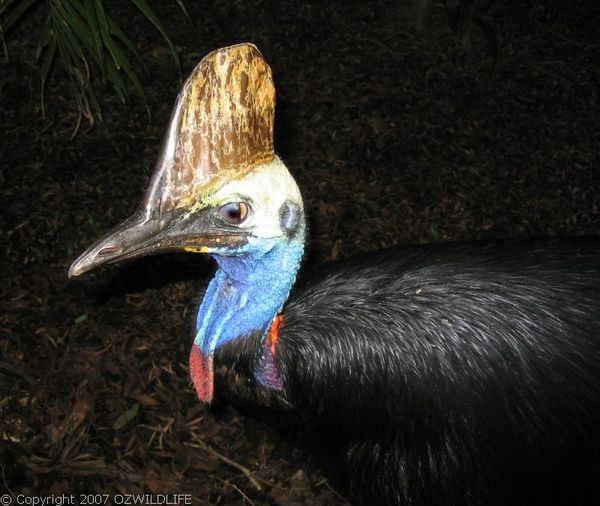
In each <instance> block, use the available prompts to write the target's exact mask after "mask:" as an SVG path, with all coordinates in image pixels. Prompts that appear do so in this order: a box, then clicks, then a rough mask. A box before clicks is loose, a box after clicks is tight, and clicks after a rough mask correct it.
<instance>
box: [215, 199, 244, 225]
mask: <svg viewBox="0 0 600 506" xmlns="http://www.w3.org/2000/svg"><path fill="white" fill-rule="evenodd" d="M219 214H220V215H221V217H222V218H224V219H225V221H228V222H229V223H231V224H233V225H239V224H240V223H242V222H243V221H244V220H245V219H246V218H247V217H248V204H246V203H245V202H230V203H229V204H225V205H224V206H221V207H220V208H219Z"/></svg>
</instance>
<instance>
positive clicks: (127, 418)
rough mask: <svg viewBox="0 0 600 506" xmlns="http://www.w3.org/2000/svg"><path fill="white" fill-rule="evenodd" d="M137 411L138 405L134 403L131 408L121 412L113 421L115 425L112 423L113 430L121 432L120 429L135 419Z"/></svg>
mask: <svg viewBox="0 0 600 506" xmlns="http://www.w3.org/2000/svg"><path fill="white" fill-rule="evenodd" d="M139 410H140V403H139V402H136V403H135V404H134V405H133V406H131V408H129V409H127V410H125V411H123V413H121V414H120V415H119V418H117V419H116V420H115V423H113V429H115V430H121V429H122V428H124V427H125V426H126V425H127V424H128V423H129V422H131V420H133V419H134V418H135V417H136V415H137V414H138V411H139Z"/></svg>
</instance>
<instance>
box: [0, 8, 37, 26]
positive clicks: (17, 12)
mask: <svg viewBox="0 0 600 506" xmlns="http://www.w3.org/2000/svg"><path fill="white" fill-rule="evenodd" d="M35 1H36V0H22V1H21V3H20V4H19V5H17V6H16V7H15V8H14V10H13V11H12V12H11V13H10V14H9V15H8V16H6V19H4V21H2V22H1V23H0V31H1V32H2V33H6V32H8V31H9V30H10V29H11V28H12V26H13V25H14V24H15V23H16V22H17V21H19V19H21V16H22V15H23V14H24V13H25V11H26V10H27V9H29V7H31V6H32V5H33V4H34V3H35ZM13 3H14V2H8V3H7V4H6V5H3V6H2V8H1V10H0V14H2V13H3V12H4V10H5V9H6V8H7V7H8V6H9V5H11V4H13Z"/></svg>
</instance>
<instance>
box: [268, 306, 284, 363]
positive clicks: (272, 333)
mask: <svg viewBox="0 0 600 506" xmlns="http://www.w3.org/2000/svg"><path fill="white" fill-rule="evenodd" d="M284 325H285V319H284V317H283V313H279V314H278V315H277V316H276V317H275V318H274V319H273V323H271V327H270V328H269V332H268V336H267V346H268V347H269V350H270V351H271V354H272V355H275V352H276V351H277V343H278V342H279V331H280V330H281V329H282V328H283V326H284Z"/></svg>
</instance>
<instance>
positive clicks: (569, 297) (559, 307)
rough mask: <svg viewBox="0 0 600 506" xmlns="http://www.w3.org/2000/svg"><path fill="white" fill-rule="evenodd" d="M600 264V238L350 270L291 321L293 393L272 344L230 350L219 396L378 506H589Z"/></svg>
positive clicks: (446, 252)
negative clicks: (285, 435) (300, 441)
mask: <svg viewBox="0 0 600 506" xmlns="http://www.w3.org/2000/svg"><path fill="white" fill-rule="evenodd" d="M599 265H600V241H598V240H595V239H579V240H571V241H562V240H554V241H547V240H535V241H509V242H505V243H489V244H479V243H473V244H438V245H421V246H412V247H403V248H400V249H394V250H390V251H386V252H380V253H377V254H372V255H367V256H365V257H359V258H357V259H354V260H350V261H348V262H343V263H341V265H335V266H332V267H330V268H328V269H325V272H324V273H321V275H319V276H318V277H314V278H313V282H312V283H311V282H310V281H305V282H303V281H302V278H301V279H300V281H299V284H300V286H299V287H298V289H297V290H295V291H294V292H293V293H292V295H291V297H290V299H289V300H288V301H287V303H286V304H285V306H284V308H283V313H282V314H283V318H284V324H283V326H282V328H281V330H280V337H279V339H278V341H277V346H276V348H275V353H274V357H273V360H274V362H275V364H276V369H277V371H278V372H279V375H280V378H281V384H282V388H281V389H273V388H270V387H269V386H268V385H264V384H262V383H261V381H259V380H258V379H257V371H261V369H262V368H264V364H265V362H266V361H265V355H266V354H270V353H272V351H271V348H270V343H269V342H268V341H267V342H265V341H264V340H262V334H263V332H262V331H259V332H257V333H254V334H253V335H250V336H247V337H245V338H243V339H238V340H235V341H232V342H230V343H228V344H226V345H225V346H223V347H221V348H220V349H219V350H218V351H217V354H216V355H215V363H216V366H215V367H216V378H215V384H216V389H215V391H216V395H217V398H224V399H225V400H226V401H228V402H230V403H232V404H234V405H236V406H239V407H242V408H243V409H245V410H247V411H249V412H251V413H253V414H255V415H257V416H261V417H263V418H267V419H269V420H270V421H272V422H275V423H277V424H278V425H279V426H280V427H282V428H283V429H284V430H285V431H286V432H290V431H292V432H297V433H299V434H301V435H302V437H304V436H307V435H308V436H309V437H310V438H311V440H312V441H311V442H312V444H313V446H315V447H316V450H317V451H318V450H319V449H321V450H322V451H323V452H324V453H327V454H328V456H329V458H330V459H333V460H334V461H335V464H336V465H337V466H339V467H340V468H341V474H342V478H343V481H344V482H345V483H349V484H350V488H351V492H352V495H353V496H354V497H363V498H368V500H367V499H364V500H365V502H371V503H374V504H428V505H430V504H578V502H577V499H576V498H577V497H578V496H579V497H580V498H581V499H582V500H583V498H584V497H586V496H585V494H584V492H585V487H586V486H587V487H588V489H587V490H588V491H589V492H590V493H591V492H592V491H593V489H594V487H596V485H595V484H594V482H593V481H591V480H592V479H593V476H594V475H595V476H597V475H598V470H599V469H600V467H599V466H600V452H599V447H598V442H600V441H599V432H600V431H599V427H600V371H599V369H598V363H599V358H600V346H599V341H598V336H599V335H600V303H599V302H598V300H599V289H600V270H599V269H598V266H599ZM319 447H320V448H319ZM332 450H334V451H332ZM524 473H527V474H524ZM559 492H560V493H559ZM596 492H597V488H596ZM557 494H558V495H557ZM560 494H562V495H560ZM565 494H566V495H565ZM582 504H583V502H582Z"/></svg>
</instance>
